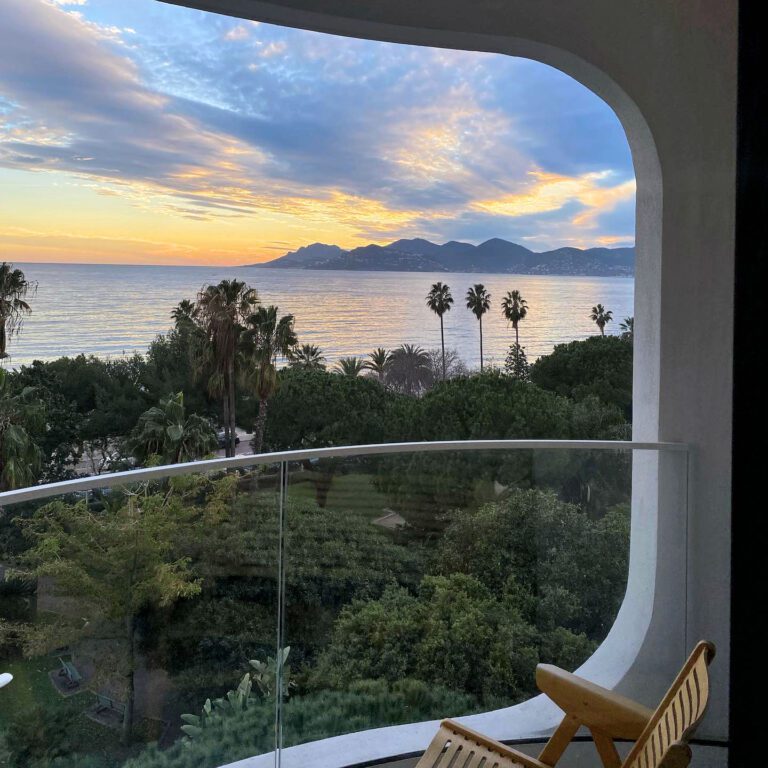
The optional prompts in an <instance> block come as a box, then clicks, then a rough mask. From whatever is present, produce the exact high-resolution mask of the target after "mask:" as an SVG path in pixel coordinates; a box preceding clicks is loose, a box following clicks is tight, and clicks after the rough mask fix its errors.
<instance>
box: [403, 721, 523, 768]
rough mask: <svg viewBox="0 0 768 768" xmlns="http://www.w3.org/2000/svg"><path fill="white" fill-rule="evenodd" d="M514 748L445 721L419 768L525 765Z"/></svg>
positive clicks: (491, 767)
mask: <svg viewBox="0 0 768 768" xmlns="http://www.w3.org/2000/svg"><path fill="white" fill-rule="evenodd" d="M516 758H517V755H516V754H515V753H514V752H513V750H511V749H508V748H507V747H505V746H504V745H503V744H499V743H498V742H495V741H493V740H492V739H489V738H488V737H486V736H483V734H481V733H477V732H476V731H473V730H471V729H470V728H467V727H466V726H462V725H460V724H459V723H455V722H453V721H452V720H444V721H443V722H442V723H441V724H440V730H439V731H438V732H437V735H436V736H435V738H434V739H433V740H432V743H431V744H430V745H429V747H428V749H427V751H426V752H425V753H424V755H423V756H422V758H421V760H419V762H418V766H417V768H523V766H522V765H521V764H520V762H519V760H518V759H516Z"/></svg>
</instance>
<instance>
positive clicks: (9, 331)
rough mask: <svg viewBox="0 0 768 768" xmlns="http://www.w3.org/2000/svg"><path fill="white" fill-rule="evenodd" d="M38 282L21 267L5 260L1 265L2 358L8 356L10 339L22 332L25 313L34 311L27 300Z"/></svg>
mask: <svg viewBox="0 0 768 768" xmlns="http://www.w3.org/2000/svg"><path fill="white" fill-rule="evenodd" d="M36 290H37V283H35V282H31V281H29V280H27V278H26V276H25V275H24V273H23V272H22V271H21V270H20V269H14V268H13V265H12V264H8V263H7V262H5V261H4V262H3V263H2V266H0V360H2V359H3V358H6V357H8V350H7V348H8V341H9V340H10V339H11V338H13V336H15V335H18V334H19V333H21V327H22V325H23V324H24V317H25V315H29V314H30V313H31V312H32V308H31V307H30V306H29V304H28V303H27V301H26V298H27V296H28V295H30V294H32V295H34V293H35V291H36Z"/></svg>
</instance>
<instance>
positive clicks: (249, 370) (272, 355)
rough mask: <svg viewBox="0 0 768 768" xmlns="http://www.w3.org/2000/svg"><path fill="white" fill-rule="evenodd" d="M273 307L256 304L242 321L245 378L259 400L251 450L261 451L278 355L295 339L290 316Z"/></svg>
mask: <svg viewBox="0 0 768 768" xmlns="http://www.w3.org/2000/svg"><path fill="white" fill-rule="evenodd" d="M277 313H278V308H277V307H275V306H270V307H259V308H258V309H257V310H256V311H255V312H254V313H253V314H251V315H250V316H249V317H248V318H247V319H246V322H245V334H244V337H245V338H244V341H245V344H244V346H245V349H246V359H247V363H246V366H245V370H246V379H247V381H248V383H249V384H250V385H251V386H252V387H253V391H254V392H255V394H256V397H257V398H258V400H259V415H258V417H257V418H256V434H255V435H254V436H253V443H252V445H253V450H254V451H255V452H256V453H260V452H261V448H262V445H263V443H264V428H265V426H266V424H267V402H268V400H269V398H270V397H272V395H273V394H274V393H275V390H276V389H277V384H278V379H277V358H278V356H280V355H282V356H284V357H286V356H288V355H289V354H290V352H291V350H292V349H293V348H294V347H295V346H296V344H297V342H298V338H297V337H296V332H295V331H294V330H293V322H294V317H293V315H283V317H278V314H277Z"/></svg>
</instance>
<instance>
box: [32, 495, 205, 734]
mask: <svg viewBox="0 0 768 768" xmlns="http://www.w3.org/2000/svg"><path fill="white" fill-rule="evenodd" d="M189 522H190V519H189V512H188V510H187V509H186V508H185V507H184V506H183V504H182V502H181V499H180V498H179V497H178V496H177V495H174V494H171V495H164V496H155V495H152V496H143V497H137V496H135V495H130V496H128V498H127V500H126V502H125V503H124V504H122V505H121V506H119V507H118V508H117V509H115V510H111V509H110V508H109V507H107V509H105V510H104V511H103V512H101V513H100V514H98V515H95V514H92V512H91V511H90V509H89V508H88V505H87V503H86V502H85V501H81V502H78V503H77V504H67V503H65V502H64V501H61V500H58V501H54V502H52V503H51V504H48V505H46V506H44V507H41V508H40V509H38V510H37V511H36V512H35V514H34V516H33V517H32V518H30V519H28V520H22V521H20V524H21V525H22V526H23V529H24V533H25V535H26V536H27V537H29V539H30V540H31V542H32V547H31V548H30V550H29V551H28V553H27V558H28V560H29V562H30V564H31V565H33V566H34V568H35V574H36V575H37V576H48V577H51V578H52V580H53V584H54V585H55V588H56V590H57V591H58V592H60V593H61V594H64V595H67V596H69V597H72V598H74V599H75V600H76V601H77V603H78V608H79V610H80V613H79V615H80V616H82V617H84V618H85V619H86V621H85V622H84V627H86V626H87V627H89V628H95V627H102V628H104V629H105V631H107V632H108V633H109V635H110V636H112V634H113V632H114V628H122V631H120V632H119V633H118V637H119V638H120V640H121V657H122V670H121V671H122V673H123V676H124V679H125V693H124V696H125V704H126V706H125V715H124V718H123V739H124V741H126V742H127V741H129V740H130V738H131V735H132V731H133V715H134V712H133V710H134V690H135V685H134V675H135V672H136V658H135V656H136V643H137V621H136V619H137V616H138V614H139V613H140V611H141V610H142V609H144V608H146V607H147V606H157V607H158V608H167V607H169V606H171V605H172V604H173V603H175V602H176V601H177V600H179V599H182V598H185V597H191V596H193V595H196V594H198V593H199V592H200V582H199V581H198V580H196V579H195V578H194V575H193V573H192V571H191V568H190V563H189V560H188V559H187V558H185V557H182V556H180V555H179V553H178V552H177V551H176V544H177V542H178V541H179V539H180V538H181V533H182V531H183V529H184V527H185V525H187V524H188V523H189ZM105 625H106V626H105ZM83 631H85V630H83Z"/></svg>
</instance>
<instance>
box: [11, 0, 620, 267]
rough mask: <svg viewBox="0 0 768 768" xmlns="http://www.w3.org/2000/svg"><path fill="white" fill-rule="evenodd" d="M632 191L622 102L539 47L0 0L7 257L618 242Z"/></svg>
mask: <svg viewBox="0 0 768 768" xmlns="http://www.w3.org/2000/svg"><path fill="white" fill-rule="evenodd" d="M634 208H635V178H634V171H633V167H632V159H631V155H630V151H629V147H628V144H627V140H626V136H625V134H624V131H623V129H622V127H621V125H620V123H619V121H618V119H617V118H616V116H615V114H614V113H613V111H612V110H611V109H610V108H609V107H608V106H607V105H606V104H605V103H604V102H603V101H601V100H600V99H599V98H598V97H597V96H595V95H594V94H593V93H591V92H590V91H589V90H587V89H586V88H584V87H583V86H581V85H580V84H578V83H577V82H576V81H574V80H573V79H571V78H570V77H568V76H567V75H565V74H563V73H561V72H559V71H557V70H555V69H553V68H551V67H548V66H545V65H543V64H540V63H537V62H533V61H529V60H526V59H519V58H513V57H509V56H502V55H499V54H488V53H476V52H465V51H450V50H442V49H435V48H421V47H418V46H404V45H395V44H391V43H380V42H373V41H366V40H354V39H349V38H343V37H336V36H333V35H325V34H319V33H315V32H307V31H302V30H293V29H288V28H284V27H278V26H274V25H267V24H261V23H257V22H250V21H242V20H237V19H232V18H229V17H226V16H219V15H215V14H210V13H203V12H200V11H192V10H189V9H186V8H180V7H177V6H171V5H166V4H164V3H161V2H158V0H130V2H127V1H126V0H1V1H0V260H5V261H19V262H31V261H44V262H50V261H63V262H100V263H146V264H206V265H207V264H211V265H214V264H222V265H223V264H248V263H254V262H259V261H265V260H269V259H272V258H275V257H277V256H280V255H282V254H283V253H285V252H286V251H289V250H294V249H295V248H297V247H299V246H302V245H307V244H309V243H314V242H324V243H334V244H337V245H340V246H342V247H344V248H353V247H356V246H359V245H365V244H367V243H379V244H386V243H388V242H392V241H393V240H396V239H399V238H401V237H424V238H427V239H429V240H432V241H434V242H439V243H442V242H446V241H448V240H462V241H466V242H472V243H480V242H483V241H484V240H487V239H489V238H492V237H501V238H504V239H507V240H512V241H514V242H518V243H520V244H522V245H525V246H526V247H528V248H530V249H532V250H534V251H543V250H548V249H551V248H558V247H561V246H576V247H580V248H586V247H591V246H610V247H615V246H626V245H633V244H634V231H635V224H634Z"/></svg>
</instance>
